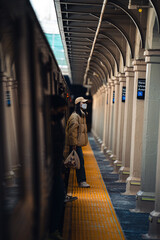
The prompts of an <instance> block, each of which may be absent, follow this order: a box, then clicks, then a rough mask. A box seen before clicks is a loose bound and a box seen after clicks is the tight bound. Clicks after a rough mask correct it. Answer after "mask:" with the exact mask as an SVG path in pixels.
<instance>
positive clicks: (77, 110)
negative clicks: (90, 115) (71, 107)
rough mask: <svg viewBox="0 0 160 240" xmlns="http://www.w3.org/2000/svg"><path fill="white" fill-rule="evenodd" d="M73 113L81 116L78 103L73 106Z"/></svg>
mask: <svg viewBox="0 0 160 240" xmlns="http://www.w3.org/2000/svg"><path fill="white" fill-rule="evenodd" d="M75 112H76V113H77V114H79V115H80V116H82V113H81V108H80V102H79V103H77V104H75Z"/></svg>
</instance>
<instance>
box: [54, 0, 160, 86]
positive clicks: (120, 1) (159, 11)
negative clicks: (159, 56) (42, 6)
mask: <svg viewBox="0 0 160 240" xmlns="http://www.w3.org/2000/svg"><path fill="white" fill-rule="evenodd" d="M54 1H55V6H56V11H57V16H58V22H59V27H60V31H61V36H62V40H63V44H64V47H65V52H66V55H67V57H68V59H69V64H70V69H71V73H72V82H73V83H74V84H84V85H85V84H88V79H90V80H91V81H93V84H94V83H95V86H96V87H99V86H100V85H102V84H103V83H106V82H107V81H108V78H110V77H111V75H112V74H113V75H114V72H115V69H117V71H119V62H120V59H122V61H123V64H124V66H125V61H126V47H127V46H128V48H129V50H130V54H131V57H132V58H134V49H135V34H136V32H137V31H138V32H139V36H140V40H141V48H144V47H145V35H146V23H147V12H148V8H150V7H153V8H154V9H155V11H156V15H157V19H158V23H159V22H160V1H159V0H139V1H138V0H98V1H97V0H54ZM137 4H139V5H137ZM140 7H142V12H139V11H138V9H139V8H140ZM159 25H160V24H159ZM93 74H94V77H93ZM98 79H99V80H98ZM92 86H93V85H92ZM95 86H94V91H95Z"/></svg>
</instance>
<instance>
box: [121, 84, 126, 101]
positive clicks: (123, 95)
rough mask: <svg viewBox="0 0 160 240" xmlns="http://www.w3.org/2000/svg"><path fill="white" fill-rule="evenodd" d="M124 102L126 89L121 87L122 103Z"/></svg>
mask: <svg viewBox="0 0 160 240" xmlns="http://www.w3.org/2000/svg"><path fill="white" fill-rule="evenodd" d="M125 101H126V87H122V102H125Z"/></svg>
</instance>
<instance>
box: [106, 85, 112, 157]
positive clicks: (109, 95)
mask: <svg viewBox="0 0 160 240" xmlns="http://www.w3.org/2000/svg"><path fill="white" fill-rule="evenodd" d="M107 88H108V95H107V113H106V114H107V117H106V120H107V122H106V146H107V153H109V152H110V149H109V126H110V109H111V83H110V82H108V85H107ZM108 151H109V152H108Z"/></svg>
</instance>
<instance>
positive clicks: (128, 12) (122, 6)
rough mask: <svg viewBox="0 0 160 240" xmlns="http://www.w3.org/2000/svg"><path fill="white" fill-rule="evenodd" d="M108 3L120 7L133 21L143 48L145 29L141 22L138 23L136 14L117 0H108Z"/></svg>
mask: <svg viewBox="0 0 160 240" xmlns="http://www.w3.org/2000/svg"><path fill="white" fill-rule="evenodd" d="M108 3H109V4H112V5H114V6H116V7H118V8H120V9H121V10H122V11H123V12H125V13H126V14H127V15H128V16H129V17H130V19H131V20H132V21H133V23H134V24H135V26H136V27H137V29H138V31H139V34H140V38H141V47H142V48H144V47H145V31H144V30H143V28H142V27H141V24H140V23H139V21H138V19H137V18H136V16H135V15H134V14H133V13H132V11H130V10H128V8H127V7H126V6H125V5H123V4H122V3H120V2H119V1H117V0H108Z"/></svg>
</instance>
